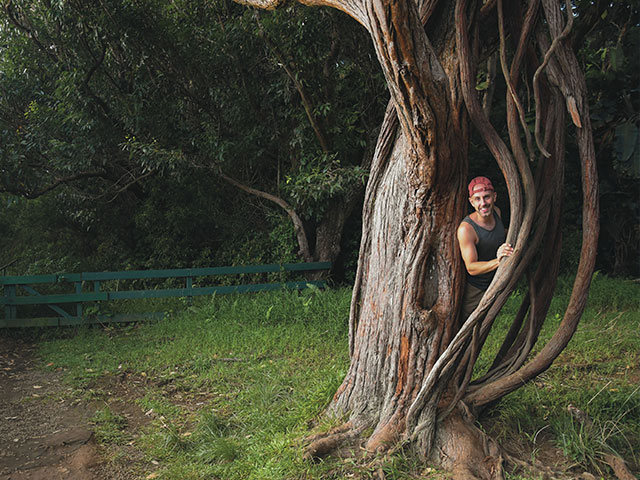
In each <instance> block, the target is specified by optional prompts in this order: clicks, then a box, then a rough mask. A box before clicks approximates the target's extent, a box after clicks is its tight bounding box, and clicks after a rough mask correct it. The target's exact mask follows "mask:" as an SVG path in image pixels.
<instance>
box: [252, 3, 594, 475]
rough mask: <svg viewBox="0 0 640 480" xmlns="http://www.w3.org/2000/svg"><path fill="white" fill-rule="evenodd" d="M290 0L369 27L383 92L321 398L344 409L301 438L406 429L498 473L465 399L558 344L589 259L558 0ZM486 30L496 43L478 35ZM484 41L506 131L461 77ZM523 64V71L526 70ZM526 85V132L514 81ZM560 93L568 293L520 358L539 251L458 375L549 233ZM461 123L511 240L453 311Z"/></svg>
mask: <svg viewBox="0 0 640 480" xmlns="http://www.w3.org/2000/svg"><path fill="white" fill-rule="evenodd" d="M243 1H245V3H252V4H253V3H254V2H252V1H251V0H243ZM260 1H261V2H262V3H261V6H263V7H264V6H265V4H266V3H268V2H266V0H265V1H262V0H260ZM275 1H276V2H277V0H275ZM303 3H312V4H322V5H328V6H333V7H336V8H340V9H341V10H343V11H345V12H347V13H348V14H349V15H351V16H352V17H354V18H355V19H356V20H357V21H359V22H360V23H361V24H362V25H364V26H365V28H367V29H368V31H369V33H370V34H371V37H372V40H373V42H374V46H375V49H376V53H377V56H378V60H379V61H380V65H381V66H382V70H383V72H384V74H385V78H386V80H387V84H388V87H389V91H390V93H391V103H390V107H389V108H388V109H387V112H386V115H385V119H384V122H383V125H382V128H381V131H380V136H379V138H378V144H377V147H376V151H375V155H374V159H373V162H372V167H371V173H370V178H369V183H368V185H367V191H366V194H365V201H364V208H363V235H362V240H361V246H360V254H359V261H358V271H357V274H356V280H355V284H354V291H353V297H352V302H351V312H350V320H349V337H350V338H349V340H350V342H349V348H350V353H351V365H350V368H349V371H348V373H347V375H346V377H345V379H344V381H343V383H342V385H341V386H340V387H339V389H338V391H337V392H336V394H335V396H334V398H333V401H332V402H331V404H330V406H329V408H328V412H329V413H331V414H334V415H338V416H346V417H347V418H348V421H347V423H346V424H345V428H343V429H339V431H338V432H336V433H335V435H334V434H332V433H331V432H330V433H329V434H328V435H325V436H321V437H320V438H315V439H314V441H313V442H312V443H311V445H310V446H309V450H308V452H310V454H311V455H315V454H318V455H319V454H324V453H326V452H327V451H328V450H330V448H328V446H330V445H334V444H335V443H336V442H337V441H341V439H346V438H352V436H353V435H357V434H360V433H361V432H363V431H369V430H370V431H371V432H372V433H371V435H369V436H368V438H366V439H364V442H365V443H364V445H365V447H366V449H367V450H369V451H380V450H386V449H388V448H390V447H393V446H394V445H403V444H405V443H410V444H411V445H412V446H413V447H414V448H416V449H417V451H418V452H419V453H420V454H421V455H422V456H423V458H425V459H430V460H431V461H433V462H434V463H436V464H438V465H440V466H442V467H444V468H446V469H447V470H450V471H452V472H453V473H454V477H455V478H465V479H466V478H499V477H501V475H502V473H501V463H502V458H501V455H500V451H499V449H498V448H497V447H496V446H495V444H494V443H492V442H491V441H490V440H489V439H487V438H486V437H485V436H484V435H483V434H482V433H481V432H480V431H479V430H478V429H477V428H475V427H474V426H473V425H472V422H473V420H475V415H476V414H477V413H478V412H480V410H481V409H482V408H483V407H484V406H486V405H488V404H489V403H491V402H494V401H496V400H498V399H500V398H501V397H503V396H504V395H506V394H507V393H509V392H511V391H513V390H515V389H516V388H519V387H520V386H522V385H523V383H524V382H526V381H528V380H531V379H532V378H534V377H535V375H537V374H539V373H541V372H542V371H544V370H545V369H546V368H548V367H549V366H550V365H551V363H552V362H553V360H554V359H555V358H556V357H557V356H558V355H559V354H560V352H561V351H562V349H563V348H564V347H565V346H566V345H567V342H568V341H569V339H570V338H571V336H572V335H573V332H574V331H575V328H576V325H577V321H578V319H579V318H580V316H581V314H582V311H583V309H584V305H585V300H586V296H587V292H588V289H589V282H590V278H591V274H592V272H593V268H594V259H595V245H596V243H597V235H598V214H597V209H598V199H597V178H596V173H595V161H594V157H595V155H594V149H593V141H592V138H591V129H590V124H589V113H588V107H587V105H586V101H585V99H586V89H585V88H584V78H583V76H582V74H581V72H580V71H579V69H578V68H577V62H576V59H575V56H574V54H573V52H572V50H571V48H570V44H569V42H568V41H567V34H568V32H569V31H570V29H571V24H572V18H571V12H572V9H571V5H570V4H569V3H568V2H567V4H566V5H565V8H564V12H563V11H562V10H561V8H560V5H559V2H558V0H529V1H526V0H522V1H520V2H509V3H508V6H507V8H504V5H503V0H496V1H488V2H482V1H479V0H360V1H354V0H342V1H339V0H326V1H322V0H305V1H304V2H303ZM567 14H568V15H569V17H568V18H566V19H565V18H564V17H563V15H567ZM543 17H544V18H543ZM487 25H494V27H493V28H494V29H495V25H497V30H498V33H497V35H484V32H485V30H486V28H487ZM493 39H497V40H496V41H497V42H498V45H492V44H487V43H486V42H487V41H489V42H490V41H493ZM508 42H511V45H509V44H508ZM492 48H496V49H497V52H498V53H499V58H500V66H501V70H502V75H503V77H504V82H505V84H506V87H507V88H506V90H507V98H506V121H507V131H508V138H507V139H503V138H502V137H501V136H500V135H499V134H498V129H497V128H496V127H494V126H493V125H492V124H491V122H490V120H489V118H488V115H487V112H486V111H483V108H482V105H481V103H480V100H479V98H478V94H477V92H476V91H475V81H476V73H477V71H476V69H477V65H478V62H479V60H480V55H478V52H480V51H483V50H484V51H487V50H491V49H492ZM536 49H538V52H536ZM509 56H511V58H510V59H509ZM525 66H526V68H525ZM527 72H536V73H535V75H534V76H533V78H531V75H530V74H529V75H527ZM524 83H526V84H527V89H526V90H525V89H524V88H523V87H522V85H523V84H524ZM531 86H533V88H534V89H535V95H536V102H535V108H536V110H535V114H536V129H535V130H536V131H535V142H534V138H533V137H532V136H531V135H530V134H529V128H528V126H527V123H526V122H525V107H524V105H525V102H522V101H521V99H520V97H519V96H520V94H521V92H522V91H524V92H528V91H529V88H530V87H531ZM543 97H544V100H545V101H541V99H542V98H543ZM561 100H562V101H561ZM563 103H564V108H566V110H567V112H568V113H569V115H570V116H571V118H572V120H573V122H574V124H575V126H576V128H577V139H578V144H579V149H580V156H581V159H582V174H583V193H584V197H583V204H584V209H583V222H584V224H583V232H584V237H583V249H582V253H581V261H580V266H579V268H578V272H577V276H576V281H575V284H574V290H573V293H572V296H571V299H570V303H569V308H568V310H567V312H566V315H565V317H564V319H563V321H562V322H561V324H560V327H559V328H558V330H557V331H556V333H555V334H554V335H553V336H552V338H551V340H550V341H549V342H548V343H547V344H546V345H545V346H544V347H543V348H542V350H541V352H540V353H538V354H537V355H536V356H535V357H534V358H532V359H531V360H530V361H529V362H527V359H528V356H529V354H530V352H531V351H532V349H533V346H534V345H535V343H536V340H537V338H538V333H539V332H540V329H541V328H542V324H543V323H544V319H545V318H546V313H547V309H548V307H549V303H550V300H551V297H552V296H553V290H554V287H555V278H556V277H557V273H558V270H557V262H552V264H551V268H544V267H542V266H541V267H540V268H539V269H538V271H537V273H535V274H533V275H531V276H530V293H529V295H528V297H527V299H526V301H525V302H524V303H523V305H522V308H521V310H520V312H519V313H518V315H517V316H516V317H515V318H514V323H513V327H512V329H511V331H510V332H509V333H508V335H507V337H506V338H505V340H504V344H503V347H502V348H501V350H500V353H499V354H498V357H497V358H496V360H495V362H494V364H493V367H492V368H491V369H490V371H489V372H487V374H486V375H484V376H483V377H481V378H479V379H476V380H474V381H473V382H472V381H471V372H472V371H473V366H474V364H475V362H476V360H477V358H478V355H479V352H480V350H481V349H482V346H483V344H484V341H485V340H486V338H487V336H488V334H489V331H490V330H491V327H492V325H493V321H494V320H495V318H496V316H497V315H498V313H499V311H500V309H501V307H502V306H503V305H504V303H505V302H506V301H507V299H508V297H509V295H510V294H511V292H512V291H513V289H514V288H515V286H516V284H517V282H518V280H519V279H520V278H521V277H522V276H523V275H524V274H526V273H527V270H528V269H529V268H530V267H531V266H532V264H533V262H534V259H535V258H536V255H539V254H540V251H541V249H542V252H543V253H544V254H545V255H547V256H550V257H554V254H555V255H556V256H557V253H556V252H557V251H558V249H559V248H560V245H561V235H560V228H559V218H560V217H559V215H558V213H557V212H559V210H560V207H561V205H562V199H561V190H562V178H563V168H564V134H563V133H562V132H563V129H564V110H563ZM471 124H473V126H474V127H475V128H477V130H478V131H479V133H480V135H481V137H482V138H483V140H484V142H485V144H486V146H487V148H488V150H489V151H490V152H491V153H492V154H493V156H494V158H495V160H496V162H497V164H498V166H499V167H500V169H501V171H502V173H503V175H504V181H505V183H506V185H507V188H508V192H509V202H510V213H511V219H510V223H509V234H508V239H507V241H509V243H512V244H514V245H515V252H514V255H513V256H512V257H509V258H508V259H506V260H503V261H502V262H501V264H500V267H499V268H498V270H497V272H496V275H495V278H494V280H493V282H492V283H491V285H490V286H489V288H488V290H487V291H486V292H485V294H484V296H483V298H482V300H481V302H480V304H479V305H478V307H477V308H476V310H475V311H474V312H473V313H472V314H471V316H470V317H469V318H468V319H467V320H465V322H464V324H460V323H459V321H458V312H459V309H460V298H461V294H462V288H463V279H464V277H463V268H462V262H461V258H460V254H459V251H458V246H457V244H456V238H455V232H456V229H457V226H458V225H459V222H460V221H461V219H462V217H463V213H464V211H465V206H466V204H467V203H466V202H467V194H466V192H465V184H466V180H467V179H466V176H467V156H468V143H469V129H470V126H471ZM536 157H539V158H537V159H536ZM532 165H533V166H535V167H537V170H536V175H534V174H533V173H532V171H531V166H532ZM545 234H548V237H545ZM313 452H315V453H313Z"/></svg>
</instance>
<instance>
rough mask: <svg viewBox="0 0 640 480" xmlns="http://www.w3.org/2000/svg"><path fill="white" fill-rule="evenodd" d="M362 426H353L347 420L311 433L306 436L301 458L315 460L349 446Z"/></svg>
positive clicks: (361, 429) (360, 431) (362, 428)
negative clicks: (318, 432) (319, 431)
mask: <svg viewBox="0 0 640 480" xmlns="http://www.w3.org/2000/svg"><path fill="white" fill-rule="evenodd" d="M364 428H365V427H359V428H355V427H354V426H353V424H352V423H351V422H347V423H344V424H342V425H340V426H339V427H336V428H333V429H331V430H329V431H328V432H325V433H320V434H317V435H311V436H310V437H308V438H307V442H309V445H307V447H306V448H305V450H304V454H303V458H304V459H305V460H317V459H320V458H323V457H326V456H329V455H332V454H335V453H337V451H338V450H339V449H341V448H343V447H345V445H348V446H351V445H352V444H353V440H354V439H356V438H357V437H359V436H360V434H361V433H362V431H363V430H364Z"/></svg>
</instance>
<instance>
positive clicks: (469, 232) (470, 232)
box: [458, 216, 476, 239]
mask: <svg viewBox="0 0 640 480" xmlns="http://www.w3.org/2000/svg"><path fill="white" fill-rule="evenodd" d="M470 221H473V220H471V219H470V218H469V216H466V217H465V218H464V219H463V220H462V222H460V225H458V237H467V238H471V239H475V237H476V229H475V228H473V225H472V224H471V223H470Z"/></svg>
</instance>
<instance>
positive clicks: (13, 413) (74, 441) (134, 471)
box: [0, 338, 148, 480]
mask: <svg viewBox="0 0 640 480" xmlns="http://www.w3.org/2000/svg"><path fill="white" fill-rule="evenodd" d="M35 350H36V348H35V345H33V344H31V343H29V342H26V341H23V340H18V339H13V338H0V480H27V479H28V480H63V479H64V480H103V479H112V480H129V479H139V478H145V476H144V475H141V472H143V471H144V470H147V468H145V467H148V466H147V465H145V464H144V461H143V459H142V455H141V454H140V453H139V452H138V451H136V449H135V447H133V446H132V445H130V446H129V447H130V448H129V447H124V448H120V449H119V451H118V458H117V459H114V458H111V456H110V452H109V450H108V448H104V447H100V446H99V445H98V444H97V442H96V441H95V438H94V433H93V425H92V424H91V422H90V419H91V417H92V416H93V415H94V413H95V411H96V409H97V408H100V405H102V406H103V407H104V405H105V402H106V403H107V404H108V405H109V408H111V409H112V410H113V411H114V412H116V413H118V414H119V415H121V416H123V417H124V418H125V419H126V420H127V423H128V425H127V426H128V427H133V430H136V429H137V427H140V426H141V425H142V424H144V422H145V419H144V414H143V413H142V412H141V411H140V409H139V408H137V407H136V406H135V404H133V402H132V401H127V399H128V398H131V397H129V394H130V393H131V392H129V389H127V388H126V387H120V388H119V391H117V392H110V391H103V390H101V392H102V393H103V394H104V395H105V397H106V398H104V399H103V398H100V394H98V400H97V401H91V402H88V401H87V400H86V399H83V398H79V397H80V396H82V392H77V391H74V390H73V389H72V388H70V387H69V386H68V385H65V383H64V382H63V381H62V378H61V372H58V371H55V370H43V369H40V368H36V366H37V358H36V355H35ZM134 398H136V397H135V396H134V397H133V398H131V400H133V399H134Z"/></svg>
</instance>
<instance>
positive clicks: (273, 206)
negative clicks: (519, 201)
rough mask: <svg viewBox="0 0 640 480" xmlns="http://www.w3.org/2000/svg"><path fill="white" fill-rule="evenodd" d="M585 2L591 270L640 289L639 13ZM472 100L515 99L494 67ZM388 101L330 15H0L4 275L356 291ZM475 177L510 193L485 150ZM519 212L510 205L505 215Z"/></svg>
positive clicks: (581, 13)
mask: <svg viewBox="0 0 640 480" xmlns="http://www.w3.org/2000/svg"><path fill="white" fill-rule="evenodd" d="M573 4H574V9H575V15H576V20H575V21H576V25H575V27H574V29H573V33H572V35H573V38H572V41H573V43H574V45H575V47H576V48H577V51H578V52H579V58H580V60H581V62H582V65H583V68H584V69H585V71H586V75H587V82H588V87H589V91H590V97H591V101H590V108H591V112H592V123H593V126H594V138H595V142H596V154H597V161H598V169H599V177H600V192H601V199H600V204H601V225H602V234H601V238H600V245H599V256H598V267H597V268H598V269H600V270H601V271H603V272H604V273H606V274H609V275H613V276H625V277H629V276H634V277H638V276H640V260H639V259H640V252H639V248H640V190H639V188H638V181H639V180H640V133H639V128H640V118H639V112H640V97H639V89H640V65H639V63H640V58H639V56H638V54H637V52H638V51H640V45H639V43H640V28H638V24H639V22H640V2H639V1H637V0H633V1H629V2H607V1H599V0H597V1H574V2H573ZM499 77H500V75H498V76H497V77H496V80H497V79H498V78H499ZM476 88H477V90H478V91H479V94H482V95H483V96H485V97H486V98H491V99H492V101H493V103H494V104H498V103H500V102H504V98H505V95H504V90H505V88H504V85H503V84H501V83H500V82H498V81H494V78H493V77H492V76H491V74H490V69H488V71H486V72H483V73H482V75H481V76H480V77H479V78H478V83H477V86H476ZM387 101H388V94H387V92H386V88H385V85H384V79H383V78H382V74H381V71H380V68H379V66H378V64H377V60H376V58H375V54H374V52H373V47H372V45H371V44H370V40H369V38H368V36H367V34H366V32H365V31H364V29H362V27H361V26H359V25H358V24H357V23H355V22H354V21H352V20H351V19H349V18H347V17H346V16H345V15H343V14H342V13H340V12H337V11H334V10H327V9H317V8H307V7H301V6H297V5H295V4H291V5H290V6H288V7H286V8H284V9H279V10H277V11H274V12H265V11H254V10H252V9H248V8H246V7H242V6H239V5H237V4H235V3H233V2H232V1H231V0H216V1H203V0H193V1H184V0H176V1H172V2H164V1H153V0H147V1H142V0H129V1H124V0H120V1H116V0H100V1H96V2H83V1H80V0H75V1H66V2H62V1H40V2H30V1H9V2H5V6H4V7H3V11H2V12H0V232H2V237H3V241H2V244H1V245H0V268H1V269H2V271H3V273H5V274H14V275H18V274H36V273H51V272H61V271H100V270H125V269H145V268H180V267H199V266H215V265H233V264H252V263H276V262H291V261H300V260H328V261H332V262H334V265H335V266H334V272H333V277H334V279H335V280H336V281H337V282H349V281H350V280H351V279H352V278H353V275H354V273H355V263H356V259H357V252H358V246H359V239H360V213H361V205H362V198H363V194H364V186H365V184H366V180H367V172H368V168H369V164H370V161H371V158H372V154H373V148H374V147H375V141H376V136H377V133H378V132H377V128H378V126H379V125H380V123H381V119H382V116H383V114H384V110H385V108H386V104H387ZM531 108H532V107H531ZM496 111H504V109H496ZM531 119H532V120H531V121H533V115H531ZM497 120H498V123H500V122H499V120H500V119H497ZM502 123H504V122H502ZM477 144H480V142H477ZM568 145H569V149H570V151H569V152H568V156H567V164H568V167H567V172H566V178H567V182H568V183H569V185H568V186H567V188H566V192H567V197H566V199H565V212H564V216H565V222H564V224H565V236H564V238H565V242H564V245H565V248H564V252H563V262H564V265H565V267H566V268H567V269H569V267H572V266H574V263H575V262H577V257H578V253H579V248H580V241H579V238H580V235H581V232H580V231H579V228H580V220H581V219H580V204H579V202H580V198H581V196H580V194H579V193H580V192H579V189H580V178H579V177H580V175H579V163H578V160H577V154H576V153H575V152H574V151H573V150H574V147H573V144H572V141H571V140H570V139H569V141H568ZM469 163H470V172H469V173H470V176H474V175H476V174H480V173H482V174H488V175H490V176H492V177H493V178H495V179H496V180H497V181H496V183H497V184H499V183H501V182H500V180H499V179H500V173H499V171H497V170H496V167H495V166H494V161H493V160H492V159H491V158H490V155H489V154H488V153H487V152H486V151H483V150H482V149H480V147H475V146H474V145H472V148H471V158H470V162H469ZM500 198H501V199H502V200H500ZM506 198H507V197H506V192H504V191H500V190H499V201H498V203H499V204H500V206H501V207H503V209H505V208H506V207H508V202H507V201H506Z"/></svg>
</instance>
